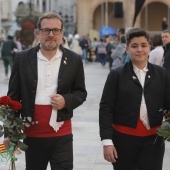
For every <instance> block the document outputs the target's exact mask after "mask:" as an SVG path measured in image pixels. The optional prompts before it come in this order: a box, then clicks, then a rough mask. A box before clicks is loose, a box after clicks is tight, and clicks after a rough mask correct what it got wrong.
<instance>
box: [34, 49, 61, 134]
mask: <svg viewBox="0 0 170 170" xmlns="http://www.w3.org/2000/svg"><path fill="white" fill-rule="evenodd" d="M37 58H38V84H37V91H36V97H35V104H39V105H51V98H50V96H51V95H52V94H56V91H57V80H58V72H59V68H60V63H61V58H62V51H60V50H57V53H56V54H55V56H54V57H53V58H52V59H51V60H50V61H49V60H48V59H47V58H45V57H44V56H43V54H42V53H41V51H40V50H39V51H38V53H37ZM56 120H57V110H54V109H52V113H51V118H50V120H49V124H50V126H52V127H53V128H54V130H55V131H57V130H58V129H59V128H60V127H61V126H62V124H63V122H56Z"/></svg>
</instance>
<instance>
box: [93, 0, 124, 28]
mask: <svg viewBox="0 0 170 170" xmlns="http://www.w3.org/2000/svg"><path fill="white" fill-rule="evenodd" d="M105 2H106V1H105V0H103V1H98V0H97V1H94V3H92V4H91V9H90V28H94V29H96V30H98V31H99V30H100V27H101V26H102V25H105V24H106V23H105V22H103V23H102V21H101V15H99V14H101V5H102V4H104V3H105ZM107 2H108V26H109V27H112V28H114V29H117V28H119V27H123V17H122V18H115V17H114V16H113V11H114V2H116V0H108V1H107ZM119 2H120V1H119ZM104 11H105V8H104ZM104 14H105V12H104ZM99 20H100V21H99ZM96 22H98V23H96Z"/></svg>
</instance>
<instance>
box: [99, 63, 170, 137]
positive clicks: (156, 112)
mask: <svg viewBox="0 0 170 170" xmlns="http://www.w3.org/2000/svg"><path fill="white" fill-rule="evenodd" d="M148 70H149V71H148V72H147V74H146V78H145V85H144V89H142V86H141V84H140V82H139V80H138V78H137V76H136V74H135V73H134V71H133V66H132V63H131V62H128V63H126V64H125V65H124V66H122V67H119V68H117V69H116V70H113V71H111V72H110V74H109V75H108V78H107V81H106V84H105V87H104V90H103V95H102V98H101V102H100V111H99V124H100V136H101V139H102V140H103V139H112V132H113V129H112V124H113V123H114V124H117V125H122V126H127V127H131V128H136V126H137V122H138V118H139V112H140V105H141V99H142V92H143V93H144V97H145V102H146V107H147V111H148V117H149V123H150V127H151V128H153V127H156V126H159V125H161V123H162V119H163V113H162V112H160V109H161V108H162V109H163V108H167V109H168V110H170V78H169V75H168V72H167V70H165V69H164V68H162V67H159V66H156V65H153V64H150V63H148Z"/></svg>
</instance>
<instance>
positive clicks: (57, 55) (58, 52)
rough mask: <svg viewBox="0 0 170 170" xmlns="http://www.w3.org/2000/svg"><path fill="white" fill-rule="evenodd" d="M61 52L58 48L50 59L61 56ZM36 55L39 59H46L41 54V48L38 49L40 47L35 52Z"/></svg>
mask: <svg viewBox="0 0 170 170" xmlns="http://www.w3.org/2000/svg"><path fill="white" fill-rule="evenodd" d="M62 54H63V52H62V51H61V50H60V49H58V50H57V52H56V54H55V55H54V57H53V58H52V59H51V60H54V59H58V58H61V57H62ZM37 57H38V58H39V59H41V60H47V59H46V58H45V57H44V56H43V54H42V53H41V50H40V49H39V51H38V53H37Z"/></svg>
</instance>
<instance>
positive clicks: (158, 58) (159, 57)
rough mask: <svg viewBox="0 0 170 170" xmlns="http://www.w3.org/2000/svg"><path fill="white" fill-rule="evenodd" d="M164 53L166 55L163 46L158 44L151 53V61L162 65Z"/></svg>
mask: <svg viewBox="0 0 170 170" xmlns="http://www.w3.org/2000/svg"><path fill="white" fill-rule="evenodd" d="M163 55H164V49H163V47H162V46H157V47H155V49H153V50H152V51H151V52H150V53H149V62H150V63H152V64H156V65H159V66H162V61H163Z"/></svg>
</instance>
